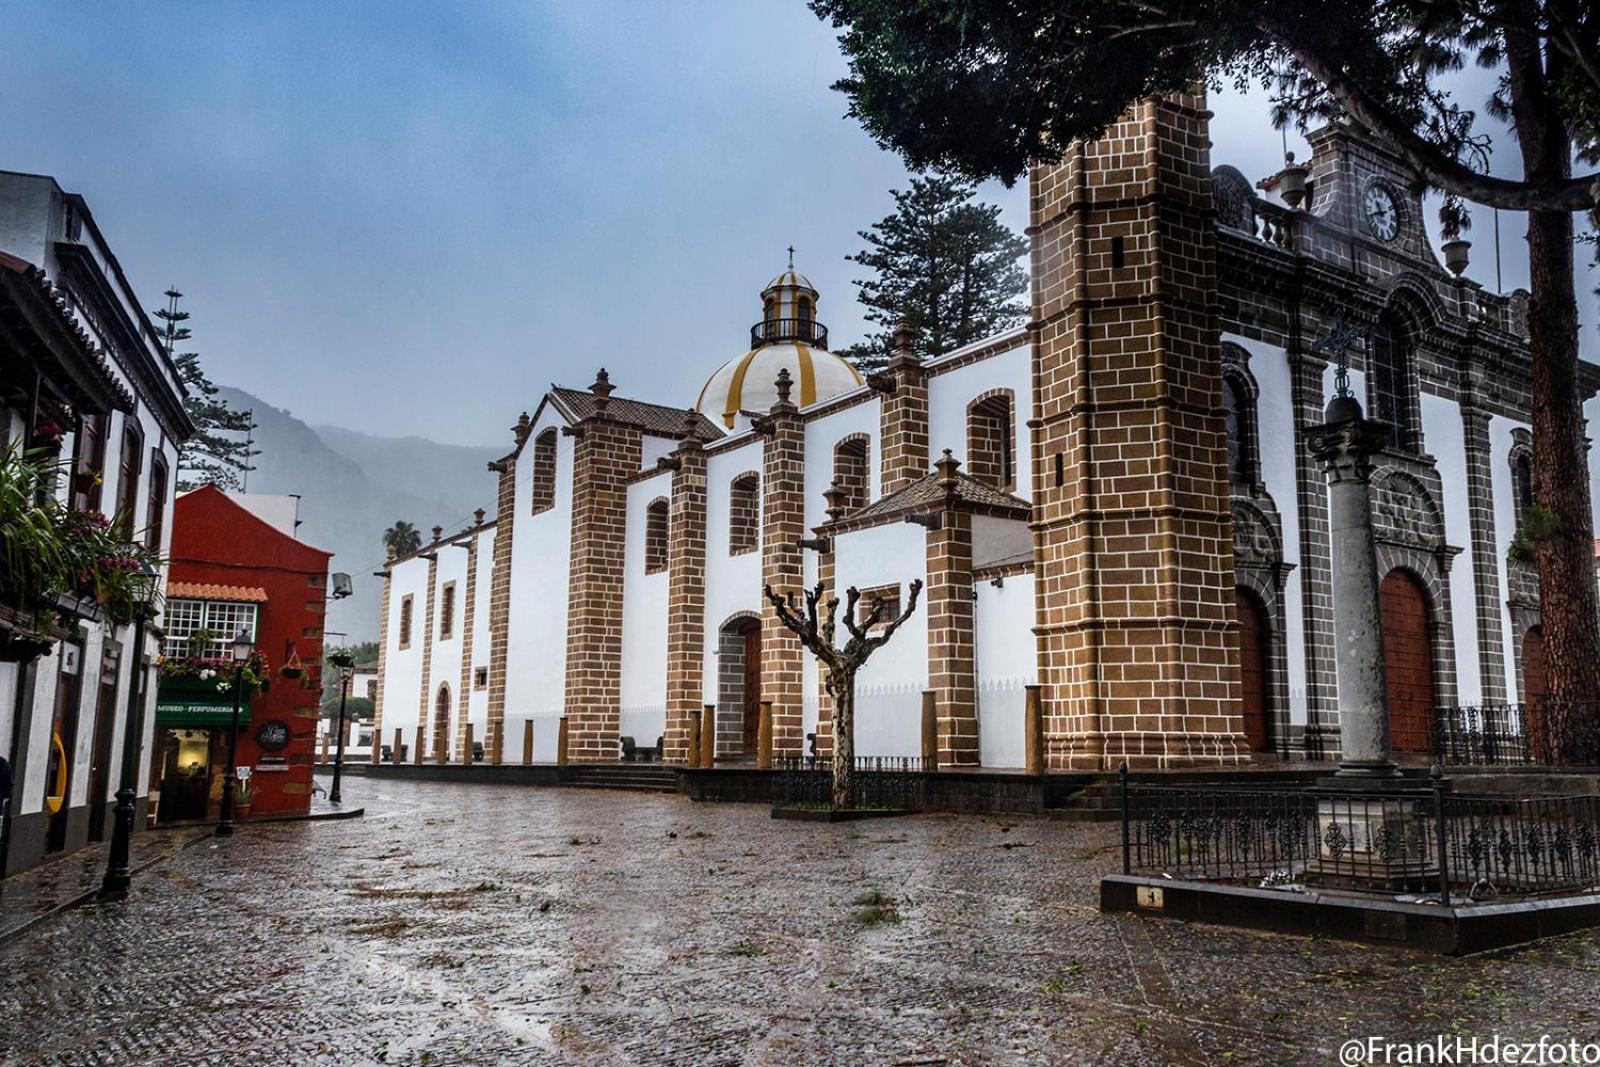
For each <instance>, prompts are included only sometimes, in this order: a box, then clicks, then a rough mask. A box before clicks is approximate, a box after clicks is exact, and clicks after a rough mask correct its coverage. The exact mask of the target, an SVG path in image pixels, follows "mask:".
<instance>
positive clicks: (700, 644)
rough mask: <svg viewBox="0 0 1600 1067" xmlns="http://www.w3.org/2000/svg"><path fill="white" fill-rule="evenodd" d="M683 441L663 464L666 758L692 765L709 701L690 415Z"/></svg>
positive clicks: (702, 489)
mask: <svg viewBox="0 0 1600 1067" xmlns="http://www.w3.org/2000/svg"><path fill="white" fill-rule="evenodd" d="M684 430H685V432H684V437H683V440H682V442H680V443H679V445H678V448H677V451H675V452H674V453H673V454H672V455H671V456H670V457H668V458H667V460H665V461H664V462H666V464H667V465H668V466H669V467H671V468H672V504H671V513H670V521H669V526H668V530H669V531H670V532H669V533H668V538H667V732H666V741H665V742H664V745H665V748H666V751H665V752H664V753H662V757H661V758H662V759H663V760H666V761H669V762H672V763H685V762H688V760H689V751H690V746H691V745H692V744H693V740H694V739H693V730H692V727H691V723H693V722H694V721H695V720H696V717H697V716H698V715H699V714H700V706H701V704H702V703H703V702H704V699H705V639H706V450H705V447H704V446H703V445H702V444H701V443H700V438H699V415H698V413H697V412H694V411H691V412H689V417H688V420H687V422H686V424H685V428H684Z"/></svg>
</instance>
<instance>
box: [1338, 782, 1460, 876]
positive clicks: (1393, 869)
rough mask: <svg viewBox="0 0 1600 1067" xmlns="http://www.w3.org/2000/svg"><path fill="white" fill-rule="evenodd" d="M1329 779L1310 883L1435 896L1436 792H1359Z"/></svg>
mask: <svg viewBox="0 0 1600 1067" xmlns="http://www.w3.org/2000/svg"><path fill="white" fill-rule="evenodd" d="M1348 781H1349V780H1348V779H1338V778H1335V779H1329V780H1328V783H1327V784H1325V785H1323V786H1319V787H1317V788H1316V789H1314V790H1313V793H1314V794H1315V796H1316V798H1317V851H1316V856H1315V858H1313V859H1312V860H1310V861H1309V862H1308V863H1307V864H1306V883H1307V884H1308V885H1316V886H1327V887H1333V888H1343V889H1358V890H1365V891H1368V892H1384V893H1398V892H1431V891H1433V890H1435V889H1437V888H1438V886H1439V853H1438V841H1437V827H1436V824H1435V822H1434V819H1435V817H1436V816H1437V810H1436V809H1437V806H1438V798H1437V795H1436V793H1435V792H1434V791H1433V790H1432V789H1406V788H1398V787H1397V788H1393V789H1389V790H1385V791H1380V792H1355V791H1353V790H1351V789H1350V788H1349V785H1348Z"/></svg>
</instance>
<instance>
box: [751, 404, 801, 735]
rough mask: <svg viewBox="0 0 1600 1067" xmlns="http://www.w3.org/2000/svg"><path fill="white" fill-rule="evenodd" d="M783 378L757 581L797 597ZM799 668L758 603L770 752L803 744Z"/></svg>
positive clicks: (793, 641) (795, 519)
mask: <svg viewBox="0 0 1600 1067" xmlns="http://www.w3.org/2000/svg"><path fill="white" fill-rule="evenodd" d="M789 388H790V386H789V382H788V376H787V374H785V375H783V376H781V377H780V378H779V384H778V401H777V403H775V404H773V405H772V410H771V411H770V412H769V413H768V416H767V420H766V422H765V424H764V425H763V426H761V427H759V428H758V430H759V432H762V433H763V434H764V436H765V437H766V445H765V448H764V449H763V450H762V470H761V520H762V521H761V546H762V548H761V582H762V586H763V587H767V586H770V587H771V588H772V590H773V592H775V593H778V594H779V595H783V596H787V595H789V594H794V595H795V596H797V597H798V596H799V595H800V594H801V592H802V587H803V586H804V583H805V560H804V550H803V549H801V547H800V539H801V538H803V537H805V532H806V523H805V462H806V451H805V441H806V438H805V423H804V421H803V420H802V419H801V418H800V409H799V408H797V407H795V405H794V403H793V402H792V401H791V400H790V399H789ZM804 669H805V660H804V652H803V650H802V649H801V647H800V639H799V638H798V637H796V636H795V635H794V634H792V633H790V632H789V630H788V629H787V628H786V627H785V626H784V625H783V624H782V623H781V622H779V621H778V616H777V613H776V612H775V611H773V609H772V605H771V604H770V603H767V602H766V600H765V598H763V599H762V604H761V699H762V700H764V701H771V702H772V750H773V753H774V754H776V755H778V756H798V755H800V754H801V746H802V745H803V744H804V742H805V725H804V719H803V716H802V714H801V697H802V682H801V677H800V672H801V671H802V670H804Z"/></svg>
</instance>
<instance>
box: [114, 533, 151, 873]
mask: <svg viewBox="0 0 1600 1067" xmlns="http://www.w3.org/2000/svg"><path fill="white" fill-rule="evenodd" d="M158 580H159V576H158V575H157V573H156V569H155V568H154V567H152V566H151V565H150V563H149V562H148V561H146V562H144V563H142V564H140V567H139V575H138V578H137V580H136V581H135V582H134V592H135V604H134V609H133V610H134V615H133V658H132V659H131V660H129V661H128V662H129V668H128V670H129V671H130V673H129V675H128V714H127V717H126V721H125V722H124V724H123V731H122V782H121V784H120V785H119V786H118V787H117V807H116V813H115V815H114V820H115V821H114V822H113V824H112V828H111V848H110V849H109V851H108V852H107V854H106V875H105V878H104V879H102V880H101V882H100V892H101V895H103V896H114V895H117V894H121V893H126V892H127V891H128V885H129V884H130V883H131V882H132V881H133V875H132V873H131V872H130V871H129V869H128V850H129V846H130V844H131V838H132V837H133V816H134V804H133V802H134V798H135V796H136V795H137V793H138V791H139V753H140V750H141V749H142V747H143V746H142V745H141V744H140V742H141V741H143V740H144V705H145V694H146V689H145V675H146V674H147V672H146V670H145V667H144V631H145V624H146V623H148V622H149V621H150V615H151V613H152V611H153V610H154V608H155V603H156V597H157V596H158V593H159V590H158Z"/></svg>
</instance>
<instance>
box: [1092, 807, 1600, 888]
mask: <svg viewBox="0 0 1600 1067" xmlns="http://www.w3.org/2000/svg"><path fill="white" fill-rule="evenodd" d="M1122 860H1123V872H1124V873H1126V874H1131V873H1134V872H1139V873H1152V874H1161V875H1165V876H1168V877H1171V878H1181V879H1190V880H1201V881H1223V882H1245V883H1249V884H1259V885H1274V884H1295V883H1299V882H1301V881H1303V880H1305V879H1306V878H1307V876H1308V875H1309V876H1312V877H1313V878H1314V879H1315V880H1316V881H1318V883H1319V884H1323V885H1331V886H1342V887H1345V888H1351V889H1371V890H1377V891H1384V892H1395V891H1402V890H1404V891H1410V892H1419V893H1426V894H1428V895H1430V896H1434V897H1437V898H1439V899H1442V900H1447V901H1448V900H1450V899H1451V897H1452V894H1453V895H1454V896H1455V897H1456V898H1457V899H1459V898H1460V897H1462V896H1470V897H1473V898H1476V899H1484V898H1486V897H1493V896H1498V895H1501V894H1535V893H1560V892H1564V893H1572V892H1582V891H1586V890H1591V889H1593V888H1595V887H1596V886H1600V797H1596V796H1539V797H1534V796H1506V797H1499V796H1475V795H1474V796H1468V795H1457V794H1454V793H1451V792H1450V791H1449V790H1448V789H1447V788H1445V786H1444V784H1443V783H1441V782H1438V781H1435V782H1434V783H1432V784H1430V785H1426V786H1419V787H1418V788H1414V789H1398V790H1395V791H1392V792H1371V793H1356V792H1350V793H1342V792H1341V793H1334V792H1330V791H1323V792H1311V791H1308V790H1303V789H1270V788H1269V789H1216V788H1208V787H1185V786H1160V785H1143V784H1130V783H1129V782H1128V781H1127V779H1126V777H1124V779H1123V784H1122Z"/></svg>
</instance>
